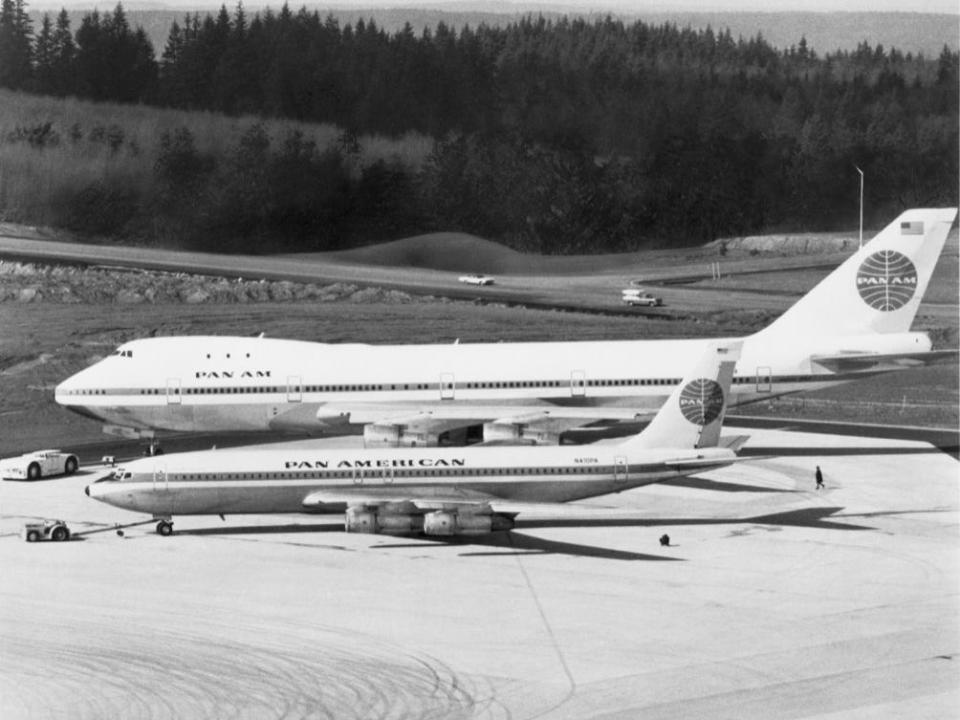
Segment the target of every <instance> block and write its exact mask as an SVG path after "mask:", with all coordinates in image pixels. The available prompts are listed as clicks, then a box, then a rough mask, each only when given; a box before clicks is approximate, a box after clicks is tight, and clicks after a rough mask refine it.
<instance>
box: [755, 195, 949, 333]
mask: <svg viewBox="0 0 960 720" xmlns="http://www.w3.org/2000/svg"><path fill="white" fill-rule="evenodd" d="M956 217H957V209H956V208H939V209H929V210H924V209H917V210H907V211H906V212H905V213H903V214H902V215H901V216H900V217H898V218H897V219H896V220H894V221H893V222H892V223H890V224H889V225H888V226H887V227H886V228H884V229H883V230H882V231H881V232H880V233H878V234H877V235H876V236H875V237H874V238H873V239H872V240H870V241H869V242H867V243H864V245H863V247H862V248H861V249H860V250H858V251H857V252H856V253H854V254H853V255H852V256H851V257H850V258H848V259H847V260H846V261H845V262H844V263H843V264H842V265H840V267H838V268H837V269H836V270H834V271H833V272H832V273H830V274H829V275H828V276H827V277H825V278H824V279H823V280H822V281H821V282H820V283H819V284H818V285H817V286H816V287H814V288H813V290H811V291H810V292H808V293H807V294H806V295H804V296H803V297H802V298H801V299H800V300H798V301H797V303H796V304H795V305H794V306H793V307H791V308H790V309H789V310H787V311H786V312H785V313H784V314H783V315H781V316H780V317H779V318H777V319H776V320H775V321H774V322H773V323H772V324H771V325H770V326H769V327H767V328H765V329H764V330H761V331H760V332H758V333H756V334H755V335H754V336H753V337H754V338H756V339H762V340H764V341H765V342H766V341H768V340H769V341H774V342H776V341H781V340H789V339H795V338H797V337H808V338H809V337H823V336H830V335H869V334H872V333H903V332H908V331H909V330H910V325H911V324H912V323H913V319H914V317H915V316H916V314H917V310H918V309H919V307H920V301H921V299H922V298H923V294H924V293H925V292H926V290H927V284H928V283H929V282H930V275H931V274H932V273H933V268H934V266H935V265H936V264H937V260H938V259H939V257H940V252H941V250H942V249H943V244H944V242H945V241H946V239H947V233H949V232H950V228H951V227H952V226H953V222H954V220H955V219H956Z"/></svg>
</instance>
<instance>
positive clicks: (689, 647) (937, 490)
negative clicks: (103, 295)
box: [0, 429, 960, 720]
mask: <svg viewBox="0 0 960 720" xmlns="http://www.w3.org/2000/svg"><path fill="white" fill-rule="evenodd" d="M750 432H751V433H752V438H751V440H750V442H749V444H748V446H747V447H748V448H750V450H751V452H755V453H759V454H763V448H765V447H768V448H769V447H775V448H793V450H794V452H792V453H790V454H787V455H784V456H783V457H777V458H774V459H767V460H758V461H756V462H750V463H743V464H740V465H738V466H735V467H731V468H726V469H724V470H721V471H716V472H712V473H709V474H706V475H703V476H697V477H693V478H689V479H687V480H684V481H682V482H678V483H673V484H671V485H655V486H650V487H646V488H642V489H638V490H633V491H629V492H626V493H623V494H621V495H616V496H607V497H603V498H598V499H596V500H593V501H590V502H588V503H581V504H577V505H572V506H570V507H569V508H568V509H566V510H565V511H564V512H560V513H557V512H552V513H551V514H544V515H538V516H528V515H521V516H520V518H519V522H518V527H517V529H516V530H515V531H513V532H512V533H510V534H503V533H501V534H496V535H492V536H490V537H489V538H478V539H476V540H471V541H466V540H463V541H458V542H439V541H435V540H424V539H420V538H395V537H388V536H366V535H347V534H344V533H343V532H342V524H341V523H342V520H341V519H340V518H339V517H324V516H290V517H286V516H285V517H270V516H252V517H228V518H227V519H226V521H221V520H220V519H219V518H217V517H198V518H176V529H177V533H176V534H175V535H174V536H173V537H170V538H161V537H159V536H157V535H155V534H153V532H152V528H151V526H149V525H148V526H144V527H141V528H132V529H129V530H128V531H127V532H126V535H125V536H124V537H123V538H120V537H117V536H116V535H115V534H114V533H112V532H105V533H100V534H95V535H90V536H87V537H86V538H83V539H78V540H76V541H73V542H69V543H59V544H58V543H42V544H27V543H24V542H23V541H22V540H20V539H19V538H18V537H16V536H15V533H16V532H17V531H18V529H19V527H20V526H21V524H22V523H23V522H24V521H25V520H27V519H29V518H33V517H61V518H63V519H65V520H67V521H68V522H69V523H70V525H71V528H72V529H73V530H74V531H82V530H83V529H85V528H96V527H105V526H109V525H110V524H112V523H115V522H130V521H132V520H134V519H137V518H138V516H136V515H134V514H131V513H125V512H123V511H121V510H117V509H115V508H112V507H109V506H106V505H101V504H99V503H96V502H95V501H92V500H90V499H89V498H87V497H85V496H84V495H83V487H84V485H86V484H87V483H88V482H89V481H90V480H91V479H92V477H94V475H92V474H88V475H86V476H77V477H73V478H69V479H59V480H48V481H43V482H38V483H25V482H9V481H7V482H3V483H2V484H0V563H2V567H3V569H4V572H3V574H2V581H0V664H2V667H3V668H4V670H3V672H2V673H0V714H2V716H3V717H4V718H5V719H17V718H31V720H33V719H34V718H53V717H63V716H66V715H69V716H70V717H71V718H112V717H117V718H120V717H122V718H184V717H207V718H221V717H230V718H300V717H321V718H322V717H329V718H351V717H356V718H406V717H410V718H431V717H434V718H517V719H519V718H635V717H644V718H654V719H656V718H671V719H675V718H704V717H710V718H748V719H749V718H758V719H759V718H772V717H776V718H841V717H842V718H877V717H910V718H943V717H955V716H957V714H958V711H960V688H958V683H957V679H958V674H957V665H956V663H957V662H958V660H960V647H958V645H960V639H958V638H960V633H958V629H960V624H958V617H960V615H958V609H960V600H958V594H957V588H958V580H960V543H958V496H957V482H958V463H957V461H956V460H955V459H953V458H952V457H950V456H949V455H946V454H944V453H941V452H939V451H937V450H936V449H934V448H933V447H932V446H929V445H926V444H924V443H920V442H912V441H898V440H890V439H878V438H862V437H860V438H855V437H847V436H841V435H814V434H809V433H797V432H783V431H778V430H770V429H753V430H751V431H750ZM843 448H848V449H849V450H850V454H844V453H843V452H842V449H843ZM897 448H899V449H900V450H902V451H903V452H902V453H895V452H892V451H891V449H897ZM828 449H829V450H830V453H829V454H827V453H826V452H824V455H823V457H821V456H820V455H818V454H817V453H819V452H821V451H825V450H828ZM871 450H875V452H871ZM815 464H820V465H821V467H822V468H823V470H824V474H825V478H826V485H827V487H826V489H825V490H822V491H819V492H817V491H814V489H813V484H814V483H813V467H814V465H815ZM663 533H669V535H670V537H671V541H672V542H671V545H670V546H669V547H661V546H660V545H659V543H658V542H657V538H658V537H659V536H660V535H661V534H663Z"/></svg>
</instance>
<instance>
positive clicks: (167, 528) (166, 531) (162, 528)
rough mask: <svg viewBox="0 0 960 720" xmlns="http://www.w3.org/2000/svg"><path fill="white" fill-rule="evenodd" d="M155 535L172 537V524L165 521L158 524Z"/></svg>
mask: <svg viewBox="0 0 960 720" xmlns="http://www.w3.org/2000/svg"><path fill="white" fill-rule="evenodd" d="M157 535H162V536H163V537H169V536H170V535H173V522H172V521H171V520H167V519H164V520H161V521H160V522H158V523H157Z"/></svg>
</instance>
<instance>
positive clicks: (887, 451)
mask: <svg viewBox="0 0 960 720" xmlns="http://www.w3.org/2000/svg"><path fill="white" fill-rule="evenodd" d="M950 450H951V449H950V448H937V447H934V446H932V445H931V446H930V447H925V448H887V447H802V448H799V447H773V446H769V445H763V446H757V447H749V448H742V449H741V450H740V451H739V452H738V453H737V454H738V455H739V456H740V457H756V456H760V457H764V456H767V455H776V456H777V457H812V456H814V457H824V456H842V455H939V454H940V453H942V452H946V453H947V454H948V455H949V454H951V452H950Z"/></svg>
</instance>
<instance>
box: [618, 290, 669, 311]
mask: <svg viewBox="0 0 960 720" xmlns="http://www.w3.org/2000/svg"><path fill="white" fill-rule="evenodd" d="M622 295H623V296H622V298H621V299H622V300H623V302H624V303H626V304H627V305H646V306H648V307H659V306H661V305H663V298H659V297H657V296H656V295H652V294H650V293H648V292H645V291H643V290H639V289H637V288H627V289H626V290H624V291H623V293H622Z"/></svg>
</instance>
